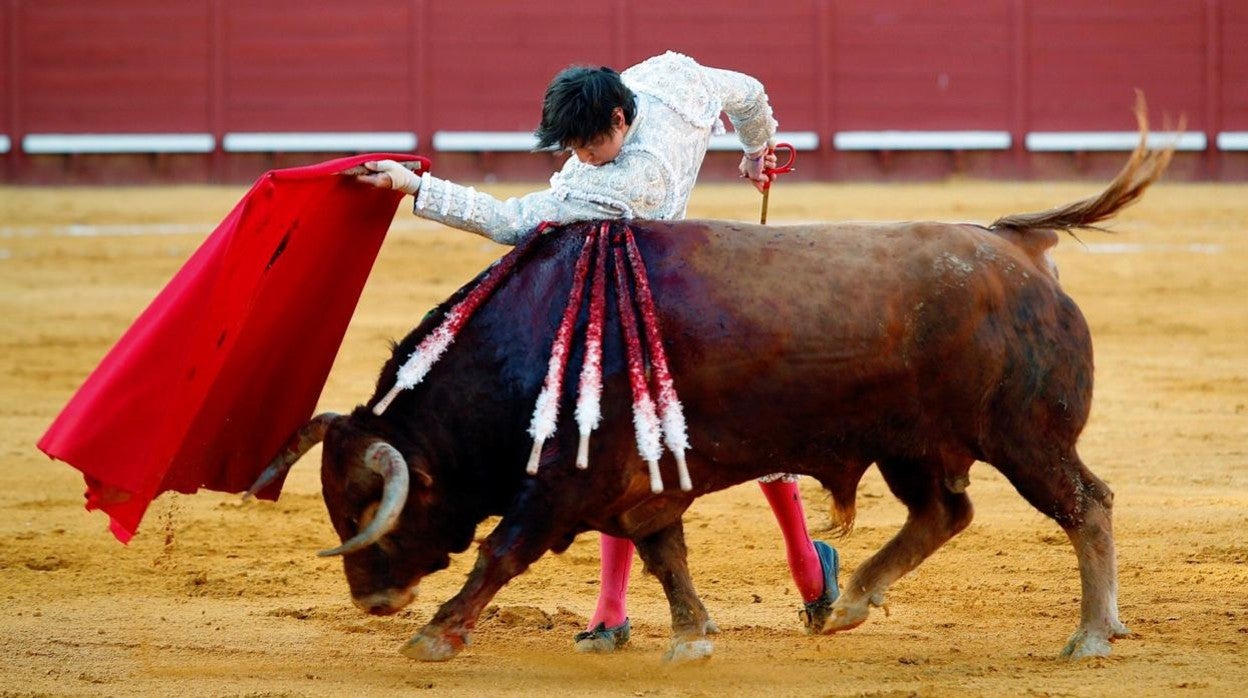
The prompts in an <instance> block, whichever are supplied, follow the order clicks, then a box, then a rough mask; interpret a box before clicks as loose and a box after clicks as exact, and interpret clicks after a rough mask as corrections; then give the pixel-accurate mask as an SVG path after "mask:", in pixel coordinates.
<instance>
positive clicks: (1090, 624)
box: [994, 449, 1131, 659]
mask: <svg viewBox="0 0 1248 698" xmlns="http://www.w3.org/2000/svg"><path fill="white" fill-rule="evenodd" d="M1054 461H1055V462H1049V463H1046V464H1044V465H1042V466H1038V465H1031V464H1020V463H1013V462H1011V463H1009V464H1007V465H1006V466H1005V467H1001V466H1000V465H998V466H997V469H998V470H1000V471H1001V472H1002V473H1003V474H1004V475H1005V476H1006V478H1007V479H1009V481H1010V483H1011V484H1013V485H1014V487H1015V489H1017V490H1018V492H1019V494H1021V495H1023V498H1024V499H1026V500H1027V501H1028V502H1029V503H1030V504H1031V505H1032V506H1034V507H1035V508H1036V509H1039V510H1040V512H1041V513H1043V514H1045V515H1047V516H1049V517H1051V518H1052V519H1053V520H1055V521H1057V523H1058V524H1059V525H1060V526H1061V527H1062V529H1063V530H1065V531H1066V535H1067V536H1068V537H1069V538H1070V542H1071V545H1073V546H1074V548H1075V555H1076V556H1077V557H1078V559H1079V580H1080V585H1081V587H1082V591H1083V598H1082V602H1081V603H1080V619H1079V629H1078V630H1076V631H1075V634H1074V635H1072V636H1071V637H1070V641H1069V642H1067V643H1066V647H1065V648H1064V649H1063V650H1062V656H1063V657H1068V658H1071V659H1079V658H1082V657H1104V656H1108V655H1109V652H1110V647H1109V643H1110V642H1112V641H1113V640H1115V639H1116V638H1120V637H1126V636H1127V635H1130V634H1131V631H1130V629H1128V628H1127V626H1125V625H1123V624H1122V621H1121V620H1119V618H1118V562H1117V559H1116V557H1115V552H1114V529H1113V520H1112V514H1113V505H1114V493H1113V492H1112V491H1111V490H1110V489H1109V486H1108V485H1106V484H1105V483H1104V482H1102V481H1101V479H1100V478H1098V477H1097V476H1096V475H1093V474H1092V471H1090V470H1088V468H1087V466H1085V465H1084V464H1083V462H1082V461H1080V460H1079V456H1078V455H1077V454H1076V453H1075V452H1074V450H1073V449H1072V450H1071V452H1070V454H1069V455H1067V456H1059V457H1056V458H1054ZM994 465H996V464H995V463H994Z"/></svg>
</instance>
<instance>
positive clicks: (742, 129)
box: [702, 68, 778, 152]
mask: <svg viewBox="0 0 1248 698" xmlns="http://www.w3.org/2000/svg"><path fill="white" fill-rule="evenodd" d="M702 70H703V74H704V75H705V76H706V81H707V84H708V85H710V86H711V91H712V92H714V93H715V94H717V95H719V98H720V99H721V100H723V104H724V111H725V112H726V113H727V114H728V119H729V120H730V121H732V127H733V128H734V129H736V132H737V138H739V139H741V145H742V147H743V149H744V150H745V151H746V152H751V151H756V150H758V149H760V148H762V147H763V146H765V145H767V141H769V140H770V139H771V138H772V137H773V136H775V135H776V127H777V125H778V124H777V123H776V120H775V118H773V117H772V113H771V104H770V103H768V101H767V93H766V92H764V91H763V84H762V83H761V82H759V81H758V80H756V79H754V78H752V77H750V76H749V75H746V74H745V73H738V72H734V71H731V70H721V69H718V68H703V69H702Z"/></svg>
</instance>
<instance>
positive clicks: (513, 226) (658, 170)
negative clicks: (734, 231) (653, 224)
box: [414, 52, 777, 245]
mask: <svg viewBox="0 0 1248 698" xmlns="http://www.w3.org/2000/svg"><path fill="white" fill-rule="evenodd" d="M621 77H622V78H623V80H624V84H626V85H627V86H628V87H629V89H631V90H632V91H633V92H634V93H635V94H636V95H637V114H636V116H635V117H634V118H633V123H632V125H631V126H630V127H629V130H628V132H627V133H626V134H625V136H624V144H623V147H621V149H620V154H619V156H618V157H616V159H615V160H613V161H612V162H609V163H607V164H605V165H601V166H598V167H595V166H592V165H586V164H583V163H582V162H581V161H580V160H577V159H576V157H575V156H573V157H569V158H568V161H567V162H566V163H565V164H564V166H563V169H561V170H560V171H558V172H556V173H555V174H554V175H553V176H551V178H550V188H549V189H544V190H542V191H538V192H533V193H532V194H527V195H525V196H520V197H515V198H511V199H507V200H506V201H500V200H498V199H496V198H494V197H492V196H490V195H488V194H484V193H481V192H478V191H476V190H475V189H473V188H471V187H463V186H460V185H458V184H454V183H453V182H448V181H446V180H444V179H439V178H437V177H433V176H431V175H430V174H429V173H427V172H426V173H425V174H424V175H423V176H422V177H421V184H420V189H419V191H418V192H417V193H416V205H415V210H414V212H415V213H416V215H418V216H421V217H424V218H429V219H431V220H435V221H438V222H440V223H444V224H446V225H449V226H451V227H454V228H461V229H463V230H468V231H471V232H474V233H478V234H480V235H484V236H486V237H488V238H490V239H492V240H494V241H496V242H501V243H503V244H507V245H514V244H515V243H516V242H518V241H519V239H520V236H521V235H523V234H524V233H526V232H528V231H530V230H532V229H533V228H535V227H536V226H537V225H538V224H539V223H541V222H542V221H552V222H555V223H570V222H573V221H578V220H590V219H595V218H651V219H669V220H670V219H678V218H683V217H684V216H685V209H686V207H687V206H688V203H689V193H690V191H691V190H692V189H693V184H694V181H695V180H697V178H698V170H699V169H701V167H702V160H703V158H705V156H706V148H707V144H708V143H709V141H710V138H711V135H712V134H717V133H723V132H724V127H723V122H721V121H720V117H719V115H720V112H726V113H727V114H728V118H729V120H730V121H732V125H733V128H734V129H735V130H736V132H737V136H738V138H739V139H740V140H741V145H742V148H743V150H744V151H745V152H753V151H757V150H759V149H760V148H762V147H763V146H764V145H766V144H767V141H768V140H769V139H770V138H771V137H772V136H774V135H775V132H776V125H777V124H776V120H775V119H774V118H772V113H771V106H770V105H769V104H768V102H767V94H766V93H765V92H764V91H763V86H762V84H761V83H760V82H759V81H758V80H755V79H754V78H752V77H750V76H748V75H745V74H743V73H737V72H733V71H730V70H719V69H715V68H707V67H704V66H701V65H699V64H698V63H697V62H695V61H694V60H693V59H692V58H689V57H688V56H684V55H681V54H679V53H672V52H668V53H665V54H663V55H662V56H656V57H654V58H650V59H648V60H646V61H644V62H642V63H639V64H637V65H635V66H633V67H632V68H629V69H628V70H625V71H624V72H623V73H621Z"/></svg>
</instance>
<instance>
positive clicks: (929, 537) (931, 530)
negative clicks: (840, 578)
mask: <svg viewBox="0 0 1248 698" xmlns="http://www.w3.org/2000/svg"><path fill="white" fill-rule="evenodd" d="M971 462H972V461H971V460H970V459H969V458H950V459H948V460H947V461H946V460H941V459H937V458H933V459H895V460H887V461H880V463H879V468H880V473H881V474H882V475H883V476H884V481H885V482H886V483H887V484H888V488H889V489H890V490H892V492H893V494H894V495H896V496H897V498H898V499H900V500H901V501H902V503H903V504H905V505H906V507H907V508H908V509H909V510H910V511H909V514H908V515H907V517H906V523H905V524H904V525H902V527H901V530H900V531H898V532H897V535H896V536H893V539H892V540H890V541H889V542H888V543H887V544H885V545H884V547H883V548H880V550H879V551H878V552H877V553H876V554H874V555H872V556H871V557H870V558H869V559H867V561H866V562H864V563H863V564H862V565H861V566H860V567H859V568H858V569H857V570H855V571H854V576H853V579H851V580H850V581H849V584H847V585H846V586H845V588H844V589H843V590H842V591H841V597H840V598H839V599H837V601H836V603H835V604H833V606H832V614H831V616H830V617H829V618H828V619H827V621H825V622H824V624H823V627H822V628H821V629H818V632H824V633H833V632H838V631H841V630H849V629H851V628H855V627H858V626H859V625H861V624H862V623H863V621H865V620H866V619H867V615H868V612H869V609H870V607H871V606H882V605H883V603H884V593H885V592H886V591H888V588H889V587H890V586H892V584H893V582H896V581H897V580H898V579H901V578H902V577H904V576H905V575H906V574H907V573H909V572H910V570H913V569H914V568H915V567H918V566H919V564H920V563H921V562H923V560H925V559H927V557H928V556H929V555H931V554H932V553H934V552H936V550H937V549H939V548H940V546H942V545H944V544H945V543H946V542H948V541H949V539H950V538H953V537H954V536H955V535H957V534H958V532H960V531H961V530H962V529H964V528H966V527H967V526H968V525H969V524H970V523H971V517H972V516H973V513H974V512H973V509H972V507H971V500H970V498H969V497H967V496H966V494H965V492H963V491H962V488H963V487H965V482H964V480H961V479H958V478H949V477H947V475H948V474H950V473H958V474H963V475H964V474H965V473H966V471H967V469H968V468H969V467H970V465H971ZM954 490H957V491H954Z"/></svg>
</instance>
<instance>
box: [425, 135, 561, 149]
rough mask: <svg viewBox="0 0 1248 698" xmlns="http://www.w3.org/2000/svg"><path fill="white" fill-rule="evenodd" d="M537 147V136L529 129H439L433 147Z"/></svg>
mask: <svg viewBox="0 0 1248 698" xmlns="http://www.w3.org/2000/svg"><path fill="white" fill-rule="evenodd" d="M536 148H537V136H534V135H533V134H532V133H528V132H527V131H438V132H436V133H434V134H433V149H434V150H440V151H442V152H444V153H470V152H528V151H531V150H535V149H536Z"/></svg>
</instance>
